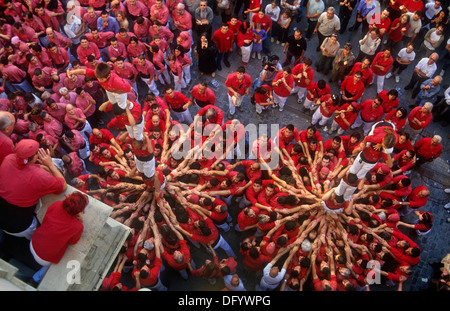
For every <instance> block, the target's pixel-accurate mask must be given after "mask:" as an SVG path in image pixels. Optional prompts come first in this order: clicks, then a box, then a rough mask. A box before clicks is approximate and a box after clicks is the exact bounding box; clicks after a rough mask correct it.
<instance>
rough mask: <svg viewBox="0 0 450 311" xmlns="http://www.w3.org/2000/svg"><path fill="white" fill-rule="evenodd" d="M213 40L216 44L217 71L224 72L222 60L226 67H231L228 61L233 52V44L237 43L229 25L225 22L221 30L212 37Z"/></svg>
mask: <svg viewBox="0 0 450 311" xmlns="http://www.w3.org/2000/svg"><path fill="white" fill-rule="evenodd" d="M211 40H212V41H213V42H214V43H215V45H216V47H217V50H218V54H217V59H216V63H217V69H218V70H222V65H221V62H222V59H223V63H224V64H225V66H226V67H230V66H231V65H230V61H229V60H228V59H229V57H230V54H231V52H232V51H233V43H234V41H235V38H234V34H233V31H232V30H231V29H230V27H229V25H228V23H226V22H223V23H222V26H221V27H220V29H218V30H216V31H215V32H214V34H213V36H212V37H211Z"/></svg>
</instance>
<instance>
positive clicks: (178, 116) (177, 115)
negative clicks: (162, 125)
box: [170, 109, 194, 125]
mask: <svg viewBox="0 0 450 311" xmlns="http://www.w3.org/2000/svg"><path fill="white" fill-rule="evenodd" d="M170 114H171V115H172V116H173V118H174V119H175V120H176V121H178V122H180V123H185V124H188V125H190V124H191V123H192V122H194V120H193V119H192V116H191V113H190V112H189V109H186V110H185V111H182V112H176V111H173V110H172V111H171V112H170Z"/></svg>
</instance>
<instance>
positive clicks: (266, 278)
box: [261, 263, 286, 290]
mask: <svg viewBox="0 0 450 311" xmlns="http://www.w3.org/2000/svg"><path fill="white" fill-rule="evenodd" d="M271 269H272V264H271V263H268V264H267V265H266V267H265V268H264V271H263V272H264V275H263V277H262V278H261V287H263V288H266V289H269V290H273V289H275V288H277V286H278V285H279V284H280V282H281V281H282V280H283V278H284V275H285V274H286V269H281V271H280V272H278V274H277V276H276V277H274V278H273V277H271V276H270V275H269V274H270V270H271Z"/></svg>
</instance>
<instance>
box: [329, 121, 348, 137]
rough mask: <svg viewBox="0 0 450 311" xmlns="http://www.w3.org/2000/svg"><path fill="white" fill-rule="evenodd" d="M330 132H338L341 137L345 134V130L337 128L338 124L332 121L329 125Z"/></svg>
mask: <svg viewBox="0 0 450 311" xmlns="http://www.w3.org/2000/svg"><path fill="white" fill-rule="evenodd" d="M331 130H332V131H333V132H334V131H336V130H338V132H337V133H338V135H342V133H344V132H345V130H343V129H342V128H341V127H340V126H339V124H337V122H336V121H334V120H333V123H331Z"/></svg>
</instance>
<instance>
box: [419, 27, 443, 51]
mask: <svg viewBox="0 0 450 311" xmlns="http://www.w3.org/2000/svg"><path fill="white" fill-rule="evenodd" d="M442 36H443V34H442V35H438V34H436V30H435V31H433V32H432V33H431V34H430V40H431V41H433V42H437V41H439V40H440V39H441V37H442ZM423 44H424V45H425V46H426V47H427V48H428V49H430V50H433V51H434V50H435V47H434V46H432V45H431V43H430V42H428V41H427V40H424V41H423Z"/></svg>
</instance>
